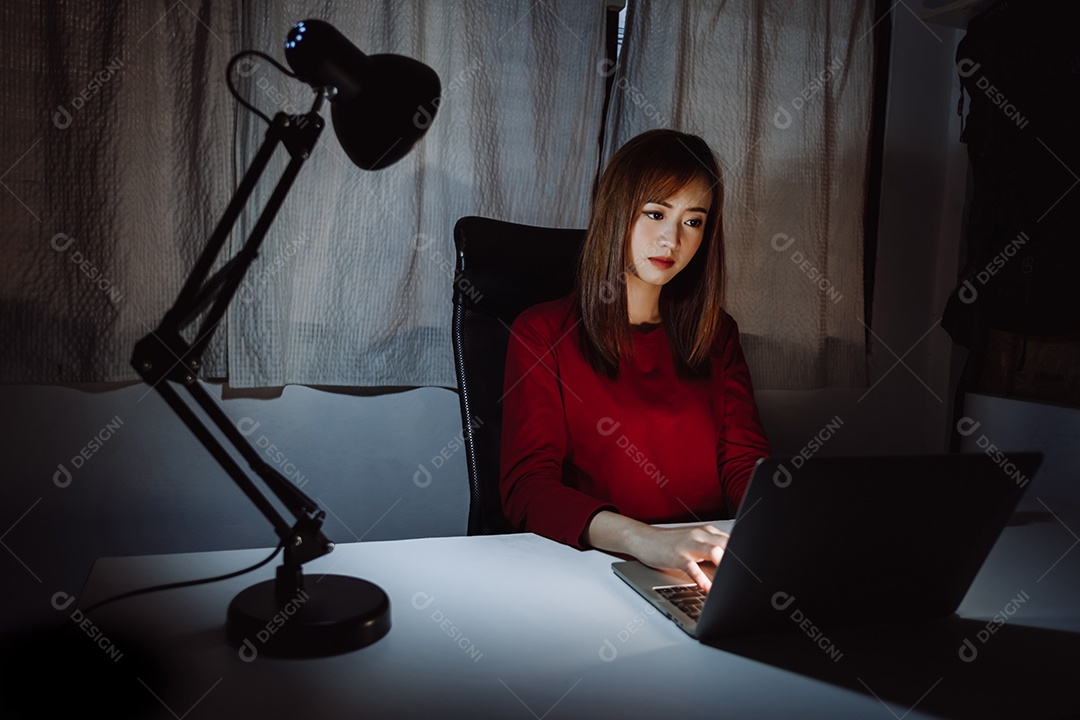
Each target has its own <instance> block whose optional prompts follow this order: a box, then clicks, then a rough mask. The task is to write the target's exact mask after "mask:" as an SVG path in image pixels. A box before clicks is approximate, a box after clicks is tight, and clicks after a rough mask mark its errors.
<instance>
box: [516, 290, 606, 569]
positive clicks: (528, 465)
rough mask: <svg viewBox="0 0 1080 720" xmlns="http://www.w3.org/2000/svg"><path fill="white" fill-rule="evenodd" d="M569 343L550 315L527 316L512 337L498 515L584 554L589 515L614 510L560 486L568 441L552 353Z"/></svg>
mask: <svg viewBox="0 0 1080 720" xmlns="http://www.w3.org/2000/svg"><path fill="white" fill-rule="evenodd" d="M571 336H572V333H567V332H566V331H565V330H564V329H563V328H562V327H561V325H558V324H556V325H552V324H551V318H550V315H548V316H545V315H541V314H537V313H532V312H528V311H526V313H523V314H522V316H520V317H519V318H518V319H517V321H515V323H514V325H513V327H512V329H511V335H510V343H509V346H508V347H507V354H506V376H505V395H504V397H503V418H502V444H501V458H500V460H501V462H500V467H501V482H500V491H501V494H502V503H503V512H504V513H505V515H506V517H507V518H508V519H509V520H510V522H511V523H513V524H514V525H516V526H517V527H519V528H523V529H524V530H527V531H530V532H535V533H536V534H538V535H543V536H544V537H548V538H551V539H552V540H556V541H558V542H561V543H564V544H567V545H570V546H573V547H576V548H583V547H584V546H583V544H582V535H583V534H584V531H585V528H586V526H587V525H588V523H589V521H590V520H591V519H592V517H593V515H595V514H596V513H597V512H599V511H600V510H603V509H611V510H615V508H614V507H613V506H612V505H610V503H606V502H603V501H602V500H599V499H597V498H595V497H592V496H591V495H589V494H587V493H584V492H582V491H580V490H578V489H576V488H572V487H570V486H568V485H566V484H565V483H564V482H563V462H564V460H565V458H566V456H567V447H568V439H567V431H566V419H565V413H564V408H563V402H564V395H563V386H562V382H563V377H562V376H561V373H560V370H561V369H560V365H559V362H558V353H557V348H556V346H557V345H558V344H559V343H560V342H561V343H571V342H574V340H573V339H572V337H571ZM570 401H571V402H577V401H576V400H574V399H573V398H571V400H570Z"/></svg>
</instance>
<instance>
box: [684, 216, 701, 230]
mask: <svg viewBox="0 0 1080 720" xmlns="http://www.w3.org/2000/svg"><path fill="white" fill-rule="evenodd" d="M686 224H687V225H689V226H690V227H692V228H698V227H701V225H702V222H701V218H693V219H692V220H687V221H686Z"/></svg>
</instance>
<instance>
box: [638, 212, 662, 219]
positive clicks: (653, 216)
mask: <svg viewBox="0 0 1080 720" xmlns="http://www.w3.org/2000/svg"><path fill="white" fill-rule="evenodd" d="M643 214H644V215H645V217H647V218H650V219H652V220H663V219H664V213H662V212H660V211H659V210H645V211H644V213H643Z"/></svg>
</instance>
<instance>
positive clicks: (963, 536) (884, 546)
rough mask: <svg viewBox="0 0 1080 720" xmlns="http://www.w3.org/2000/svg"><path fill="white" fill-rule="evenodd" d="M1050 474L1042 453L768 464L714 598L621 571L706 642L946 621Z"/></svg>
mask: <svg viewBox="0 0 1080 720" xmlns="http://www.w3.org/2000/svg"><path fill="white" fill-rule="evenodd" d="M1003 458H1004V459H1003ZM1041 462H1042V455H1041V454H1040V453H1013V454H1010V455H1009V456H1008V457H1005V456H990V455H987V454H970V455H930V456H898V457H832V458H811V459H809V460H806V459H804V458H801V457H795V458H775V457H774V458H765V459H763V460H761V461H759V462H758V464H757V467H756V468H755V469H754V474H753V477H752V478H751V481H750V485H749V486H748V487H747V490H746V495H745V497H744V498H743V501H742V503H741V505H740V506H739V511H738V513H737V514H736V517H735V522H734V525H733V526H732V529H731V537H730V539H729V540H728V543H727V548H726V549H725V551H724V556H723V557H722V558H721V560H720V563H719V565H717V566H715V569H714V572H712V583H713V584H712V590H711V591H710V592H709V593H708V595H707V596H705V595H704V594H703V593H701V592H700V591H699V590H698V588H697V586H696V585H695V584H694V583H693V581H691V580H690V578H689V576H688V575H686V574H685V573H683V572H679V571H674V570H672V571H661V570H655V569H653V568H650V567H648V566H646V565H643V564H642V563H640V562H636V561H630V562H616V563H613V564H612V569H613V570H614V571H615V574H616V575H618V576H619V577H620V578H622V579H623V580H625V581H626V582H627V583H628V584H629V585H630V586H631V587H633V588H634V589H635V590H636V591H637V592H638V593H640V594H641V595H642V596H643V597H644V598H645V599H646V600H648V601H649V602H651V603H652V604H653V605H655V606H656V607H657V609H658V610H660V611H661V612H662V613H663V614H664V615H666V616H667V617H669V618H670V619H672V620H674V621H675V622H676V623H677V624H678V625H679V627H681V628H682V629H683V630H685V631H686V632H687V633H688V634H690V635H691V636H693V637H695V638H697V639H699V640H701V641H702V642H706V643H707V642H710V641H713V640H716V641H719V640H722V639H724V638H729V637H735V636H740V635H759V634H767V633H788V632H803V633H814V634H817V635H819V636H820V635H821V634H822V633H824V632H825V631H827V630H830V629H833V628H842V627H851V626H858V625H871V624H887V623H901V622H908V621H920V620H930V619H934V618H941V617H946V616H949V615H952V614H953V613H955V611H956V608H957V607H958V606H959V605H960V602H961V600H963V598H964V595H965V594H966V593H967V591H968V588H969V587H970V586H971V583H972V581H973V580H974V579H975V575H976V574H977V573H978V571H979V568H980V567H982V564H983V561H984V560H985V559H986V556H987V555H988V554H989V553H990V550H991V548H992V547H993V545H994V543H995V542H996V541H997V538H998V536H999V535H1000V534H1001V531H1002V529H1003V528H1004V527H1005V525H1006V523H1007V522H1008V520H1009V517H1010V516H1011V515H1012V513H1013V510H1014V509H1015V508H1016V506H1017V503H1019V501H1020V497H1021V495H1022V494H1023V492H1024V489H1025V488H1026V486H1027V485H1028V482H1029V480H1030V479H1031V478H1033V477H1034V475H1035V471H1036V470H1038V467H1039V464H1040V463H1041ZM706 568H712V566H711V564H708V565H706Z"/></svg>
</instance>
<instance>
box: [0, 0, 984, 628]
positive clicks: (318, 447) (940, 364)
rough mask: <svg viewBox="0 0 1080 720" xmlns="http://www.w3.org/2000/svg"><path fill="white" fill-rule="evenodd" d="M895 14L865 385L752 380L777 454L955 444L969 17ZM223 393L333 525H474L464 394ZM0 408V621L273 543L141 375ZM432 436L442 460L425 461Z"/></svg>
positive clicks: (14, 394)
mask: <svg viewBox="0 0 1080 720" xmlns="http://www.w3.org/2000/svg"><path fill="white" fill-rule="evenodd" d="M893 21H894V42H893V57H892V71H891V77H890V87H889V103H888V118H887V136H886V147H885V167H884V182H883V188H882V194H883V202H882V210H881V231H880V240H879V254H878V269H877V285H876V291H875V305H874V313H875V314H874V318H873V326H874V333H875V335H876V339H875V340H874V342H873V345H872V347H871V360H870V367H871V373H870V377H871V383H872V385H871V387H870V388H832V389H827V390H819V391H807V392H779V391H763V392H760V393H759V403H760V406H761V410H762V414H763V418H764V421H765V424H766V429H767V430H768V432H769V434H770V437H771V438H772V441H773V445H774V451H775V452H777V453H781V454H791V453H795V452H798V451H799V450H800V449H803V448H806V447H807V445H808V443H809V442H810V441H811V439H812V438H814V437H815V436H817V437H818V438H819V441H820V438H821V437H822V436H823V435H824V434H825V433H823V428H825V426H826V424H827V423H829V422H830V421H833V423H832V424H833V425H834V426H836V422H835V419H839V420H840V421H841V423H842V424H840V425H839V426H838V429H837V430H836V431H835V434H832V435H831V436H830V437H828V438H827V439H826V441H825V442H824V443H823V447H822V449H821V452H822V453H829V454H867V453H912V452H939V451H942V450H943V449H944V448H945V442H946V437H947V433H946V427H947V423H948V408H947V403H948V402H949V398H948V393H949V389H948V384H949V365H950V356H951V343H950V342H949V340H948V338H947V336H945V334H944V332H943V331H941V330H940V329H935V328H934V325H935V323H936V321H937V319H938V318H939V317H940V314H941V310H942V308H943V307H944V300H945V297H946V296H947V294H948V291H949V289H950V288H951V286H952V283H953V278H954V277H955V273H956V265H957V252H958V251H957V247H958V241H957V238H958V234H959V223H960V215H961V213H960V209H961V204H962V199H963V188H964V174H963V168H964V167H965V165H964V159H963V155H962V146H960V145H959V143H958V142H957V138H958V136H959V128H958V126H957V123H956V121H955V113H954V108H955V106H956V93H957V88H956V81H955V74H954V68H953V60H952V55H953V51H954V47H955V43H956V41H957V40H958V38H959V33H957V32H956V31H953V30H951V29H949V28H943V27H931V28H927V27H926V26H924V25H922V24H921V23H919V22H918V21H917V20H915V19H914V17H913V16H912V15H911V14H910V13H909V12H904V11H901V10H899V9H898V10H897V12H894V13H893ZM447 311H448V312H449V306H448V308H447ZM897 356H899V357H901V358H902V359H903V363H902V364H898V362H897ZM211 389H212V390H213V391H214V393H215V394H217V395H218V396H219V397H220V396H221V388H220V387H215V386H211ZM224 406H225V408H226V412H227V413H228V414H229V416H230V417H231V418H232V419H233V420H234V421H236V422H239V421H241V420H242V419H244V418H250V419H251V422H245V423H244V427H245V428H250V427H253V425H254V423H255V422H257V423H259V426H258V427H257V428H255V429H254V431H253V432H252V434H251V436H250V439H252V440H253V441H254V442H256V444H257V445H261V446H262V447H263V449H264V450H267V449H269V446H270V445H273V446H274V448H275V449H274V450H273V451H272V452H273V453H274V456H273V457H268V458H267V459H268V461H271V462H275V463H276V462H277V461H278V460H280V461H281V463H280V464H281V466H282V467H283V468H284V469H289V468H292V469H289V473H292V474H295V476H296V477H297V479H300V478H306V482H305V484H304V487H303V489H304V490H305V491H306V492H307V493H308V494H310V495H311V496H313V497H315V498H317V499H318V500H319V501H320V503H322V505H323V507H325V508H326V509H327V511H328V514H329V519H328V522H327V524H326V528H327V533H328V534H329V536H330V537H331V538H332V539H334V540H336V541H338V542H349V541H352V540H355V539H360V538H362V539H364V540H379V539H390V538H402V537H414V536H432V535H449V534H460V533H463V532H464V531H465V522H466V514H467V509H468V488H467V479H466V470H465V460H464V455H463V453H462V452H461V451H460V450H456V451H455V450H454V445H455V442H456V441H457V439H458V438H460V433H461V420H460V414H459V410H458V401H457V395H456V394H455V393H453V392H452V391H449V390H446V389H439V388H422V389H417V390H411V391H408V392H399V393H391V394H384V395H363V394H342V393H333V392H326V391H321V390H316V389H312V388H305V387H288V388H285V389H284V391H282V392H281V394H280V396H279V397H261V398H260V397H230V398H228V399H226V400H225V401H224ZM0 422H2V424H3V425H2V426H3V428H4V432H3V433H2V434H0V452H2V455H0V456H2V457H3V458H5V460H6V463H5V465H6V469H7V472H5V473H4V475H5V476H6V477H5V480H4V482H3V483H2V484H0V508H2V511H0V542H2V544H3V548H2V549H0V578H3V584H4V587H6V588H8V593H7V597H6V600H5V606H6V607H7V608H8V610H9V611H8V612H7V613H5V614H4V616H3V618H2V620H0V628H4V627H15V626H19V625H25V624H27V623H30V622H35V621H49V620H52V619H54V618H53V615H54V613H53V611H52V609H51V606H50V605H49V598H50V597H51V595H52V594H53V593H54V592H57V591H60V590H63V591H65V592H69V593H75V592H77V591H78V589H79V587H80V586H81V583H82V580H83V579H84V578H85V576H86V573H87V572H88V571H89V569H90V566H91V564H92V562H93V560H94V559H95V558H97V557H100V556H108V555H127V554H147V553H165V552H184V551H197V550H210V549H227V548H236V547H266V546H269V545H272V544H273V543H274V542H275V537H274V535H273V534H272V531H271V529H270V526H269V524H268V523H267V522H266V521H265V520H264V519H263V518H262V517H261V516H259V515H258V513H257V511H256V510H255V509H254V508H253V507H252V506H251V505H250V504H249V503H248V501H247V500H246V499H245V498H244V497H242V496H241V494H240V492H239V490H237V489H236V488H235V487H234V486H233V485H232V483H231V481H230V480H229V479H228V477H227V476H225V475H224V473H223V472H222V471H221V470H220V469H218V468H217V467H216V465H215V464H214V463H213V461H212V460H211V459H210V457H209V456H208V455H207V454H206V453H205V451H203V450H202V448H201V446H199V445H198V444H197V443H196V442H195V440H194V439H193V438H192V437H191V436H190V435H189V433H188V432H187V431H186V429H185V428H184V427H183V426H182V425H181V424H180V422H179V421H178V420H177V419H176V418H175V417H174V416H173V415H172V414H171V413H170V412H169V411H168V410H167V408H166V407H165V406H164V404H163V403H162V402H161V401H160V400H159V399H158V398H157V396H156V395H155V394H153V393H151V394H149V395H147V388H146V387H144V386H141V385H132V386H127V387H122V388H115V387H114V388H107V389H102V388H60V387H22V386H16V387H0ZM110 425H111V426H112V427H111V428H110ZM95 438H99V439H98V440H97V442H98V444H100V449H97V450H96V451H94V450H93V449H92V448H91V447H90V443H91V441H92V440H94V439H95ZM83 451H85V452H83ZM808 451H809V450H808ZM81 452H83V455H80V453H81ZM278 452H280V453H281V455H280V456H279V455H277V454H276V453H278ZM440 452H444V453H445V455H447V456H448V459H445V462H442V463H439V462H438V461H433V458H436V457H442V456H441V455H440ZM84 455H85V457H84ZM77 458H81V459H77ZM421 464H423V465H424V466H425V467H426V468H427V469H428V471H429V472H431V481H430V484H427V486H426V487H421V485H422V484H424V483H425V482H426V481H427V479H426V477H425V476H423V475H422V474H421V475H420V476H419V477H418V478H417V476H416V473H417V472H418V471H419V467H420V465H421ZM60 465H64V466H65V469H66V470H67V472H68V473H70V480H69V479H68V477H67V475H66V474H65V473H64V472H63V470H61V469H60ZM436 465H441V466H440V467H436Z"/></svg>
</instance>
